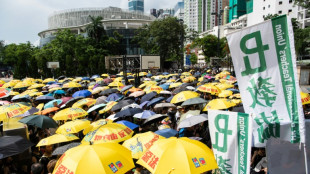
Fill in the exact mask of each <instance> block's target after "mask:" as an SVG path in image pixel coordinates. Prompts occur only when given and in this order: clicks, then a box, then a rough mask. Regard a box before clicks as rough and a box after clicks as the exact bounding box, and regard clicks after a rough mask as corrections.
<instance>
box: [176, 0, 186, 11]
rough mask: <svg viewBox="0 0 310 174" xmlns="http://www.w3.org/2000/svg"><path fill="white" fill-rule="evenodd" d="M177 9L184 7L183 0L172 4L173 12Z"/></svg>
mask: <svg viewBox="0 0 310 174" xmlns="http://www.w3.org/2000/svg"><path fill="white" fill-rule="evenodd" d="M179 9H184V0H182V1H180V2H177V4H175V6H174V12H175V13H176V12H177V11H178V10H179Z"/></svg>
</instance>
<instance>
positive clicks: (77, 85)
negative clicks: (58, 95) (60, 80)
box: [62, 82, 82, 88]
mask: <svg viewBox="0 0 310 174" xmlns="http://www.w3.org/2000/svg"><path fill="white" fill-rule="evenodd" d="M80 87H82V86H81V85H80V84H79V83H76V82H69V83H65V84H64V85H63V86H62V88H80Z"/></svg>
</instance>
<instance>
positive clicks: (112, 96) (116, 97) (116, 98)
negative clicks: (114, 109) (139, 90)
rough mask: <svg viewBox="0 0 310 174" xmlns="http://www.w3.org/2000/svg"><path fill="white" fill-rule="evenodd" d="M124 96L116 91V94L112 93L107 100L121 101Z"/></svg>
mask: <svg viewBox="0 0 310 174" xmlns="http://www.w3.org/2000/svg"><path fill="white" fill-rule="evenodd" d="M123 97H124V96H123V95H122V94H119V93H114V94H110V95H109V96H108V98H107V99H106V101H107V102H110V101H119V100H120V99H122V98H123Z"/></svg>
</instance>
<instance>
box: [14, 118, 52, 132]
mask: <svg viewBox="0 0 310 174" xmlns="http://www.w3.org/2000/svg"><path fill="white" fill-rule="evenodd" d="M19 122H21V123H24V124H27V125H32V126H36V127H39V128H42V129H47V128H57V127H58V124H57V123H56V122H55V120H53V119H52V118H51V117H47V116H45V115H33V116H28V117H25V118H22V119H20V120H19Z"/></svg>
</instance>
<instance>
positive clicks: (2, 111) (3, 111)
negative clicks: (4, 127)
mask: <svg viewBox="0 0 310 174" xmlns="http://www.w3.org/2000/svg"><path fill="white" fill-rule="evenodd" d="M29 109H31V106H28V105H24V104H22V103H11V104H8V105H3V106H1V107H0V121H3V120H5V119H7V118H12V117H15V116H17V115H21V114H23V113H25V112H26V111H28V110H29Z"/></svg>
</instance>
